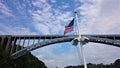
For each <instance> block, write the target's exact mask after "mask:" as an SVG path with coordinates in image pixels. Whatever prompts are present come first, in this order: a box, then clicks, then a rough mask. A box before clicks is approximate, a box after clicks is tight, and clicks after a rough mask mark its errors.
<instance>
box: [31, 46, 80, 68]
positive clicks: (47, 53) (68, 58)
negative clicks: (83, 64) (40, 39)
mask: <svg viewBox="0 0 120 68" xmlns="http://www.w3.org/2000/svg"><path fill="white" fill-rule="evenodd" d="M60 46H62V45H60V44H54V45H50V46H46V47H43V48H40V49H37V50H35V51H33V52H32V53H33V54H34V55H35V54H36V53H37V57H38V58H39V59H40V60H42V61H43V62H45V64H46V65H47V66H48V67H49V68H55V67H56V66H58V67H59V68H64V67H65V66H68V65H78V64H79V60H78V54H77V52H75V53H73V52H72V51H73V50H76V47H74V46H71V47H70V46H69V47H70V49H69V51H70V50H71V52H69V53H67V54H66V53H64V52H63V53H61V54H55V53H54V52H53V51H55V50H58V49H61V48H62V47H60ZM65 51H66V50H65Z"/></svg>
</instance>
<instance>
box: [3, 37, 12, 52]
mask: <svg viewBox="0 0 120 68" xmlns="http://www.w3.org/2000/svg"><path fill="white" fill-rule="evenodd" d="M11 42H12V41H11V36H9V37H8V41H7V45H6V47H5V51H6V52H7V53H9V52H10V48H11Z"/></svg>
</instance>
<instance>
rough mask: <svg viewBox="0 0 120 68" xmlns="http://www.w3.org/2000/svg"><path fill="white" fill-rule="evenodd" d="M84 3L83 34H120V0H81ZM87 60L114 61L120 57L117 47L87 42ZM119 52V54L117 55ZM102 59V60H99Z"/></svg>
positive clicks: (94, 61) (97, 61)
mask: <svg viewBox="0 0 120 68" xmlns="http://www.w3.org/2000/svg"><path fill="white" fill-rule="evenodd" d="M80 1H81V2H82V3H83V5H81V6H80V7H78V8H77V9H76V10H81V11H80V13H81V15H82V17H80V18H81V19H80V20H79V21H80V27H81V33H82V34H120V32H119V30H120V29H119V25H120V22H119V21H120V19H119V18H120V14H119V12H120V9H119V8H120V6H119V5H120V1H119V0H114V1H113V0H80ZM84 49H85V54H86V59H87V62H92V63H107V64H109V63H112V62H114V61H115V60H116V59H118V58H119V57H120V55H118V54H117V53H118V52H119V51H120V49H119V48H117V47H112V46H110V45H107V46H106V45H103V44H101V45H100V44H93V43H92V44H87V45H86V46H85V47H84ZM116 54H117V55H116ZM99 59H100V60H99Z"/></svg>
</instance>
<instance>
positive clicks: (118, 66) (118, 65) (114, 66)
mask: <svg viewBox="0 0 120 68" xmlns="http://www.w3.org/2000/svg"><path fill="white" fill-rule="evenodd" d="M87 67H88V68H120V59H117V60H116V61H115V62H114V63H111V64H108V65H104V64H102V63H101V64H92V63H89V64H87ZM65 68H84V66H83V65H78V66H67V67H65Z"/></svg>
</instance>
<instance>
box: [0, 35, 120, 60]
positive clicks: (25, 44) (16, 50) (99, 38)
mask: <svg viewBox="0 0 120 68" xmlns="http://www.w3.org/2000/svg"><path fill="white" fill-rule="evenodd" d="M77 37H78V35H0V45H1V46H3V48H4V49H5V50H6V51H7V52H8V53H9V54H10V55H11V58H13V59H17V58H19V57H21V56H23V55H25V54H26V53H28V52H30V51H33V50H35V49H38V48H41V47H44V46H48V45H50V44H55V43H62V42H71V41H72V40H73V39H75V38H77ZM81 37H83V38H84V37H85V38H87V40H83V42H86V43H87V42H94V43H102V44H108V45H112V46H117V47H120V35H82V36H81Z"/></svg>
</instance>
